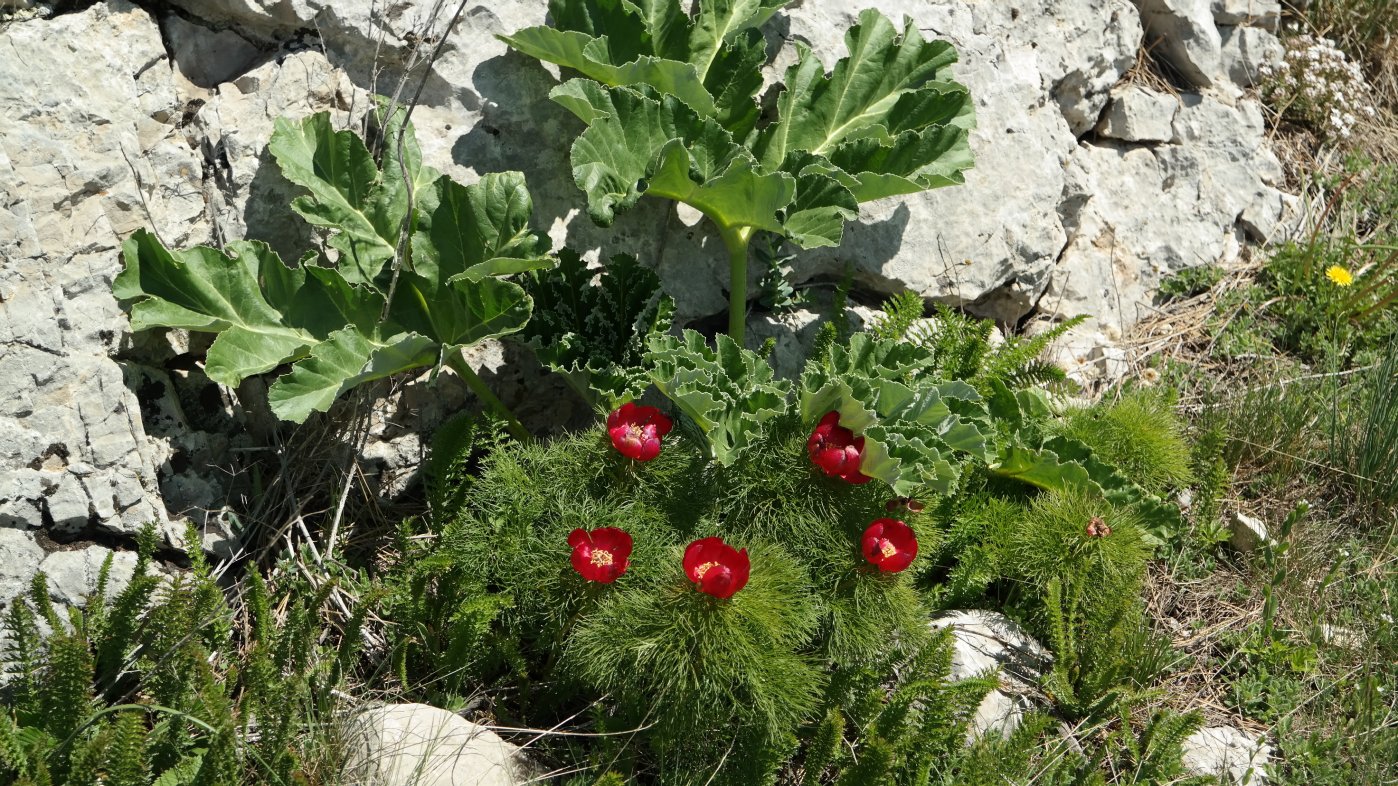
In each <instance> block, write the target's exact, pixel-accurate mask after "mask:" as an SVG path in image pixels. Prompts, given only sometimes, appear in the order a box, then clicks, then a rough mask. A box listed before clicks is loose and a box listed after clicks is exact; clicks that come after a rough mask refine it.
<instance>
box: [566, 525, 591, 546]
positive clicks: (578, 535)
mask: <svg viewBox="0 0 1398 786" xmlns="http://www.w3.org/2000/svg"><path fill="white" fill-rule="evenodd" d="M590 540H591V537H590V536H589V534H588V531H587V530H585V529H583V528H581V527H579V528H578V529H575V530H573V531H572V532H569V533H568V545H569V546H572V547H573V548H577V547H578V546H583V545H586V544H587V543H588V542H589V541H590Z"/></svg>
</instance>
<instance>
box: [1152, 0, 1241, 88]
mask: <svg viewBox="0 0 1398 786" xmlns="http://www.w3.org/2000/svg"><path fill="white" fill-rule="evenodd" d="M1136 6H1137V7H1138V8H1140V10H1141V21H1142V22H1143V23H1144V25H1145V29H1146V39H1147V41H1148V42H1158V43H1159V46H1160V51H1161V54H1162V55H1163V56H1164V57H1165V59H1166V60H1167V61H1168V62H1169V63H1170V65H1171V66H1173V67H1174V68H1175V70H1177V71H1179V73H1180V75H1181V76H1183V77H1184V78H1185V79H1187V80H1189V83H1190V84H1191V85H1193V86H1194V87H1201V88H1202V87H1214V86H1215V85H1218V84H1220V83H1221V77H1222V75H1223V64H1222V55H1221V53H1220V49H1221V48H1222V46H1223V40H1222V37H1221V36H1220V35H1219V32H1218V27H1217V23H1216V22H1215V21H1214V13H1213V7H1212V6H1213V0H1136Z"/></svg>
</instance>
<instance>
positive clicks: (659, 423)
mask: <svg viewBox="0 0 1398 786" xmlns="http://www.w3.org/2000/svg"><path fill="white" fill-rule="evenodd" d="M674 427H675V422H674V421H673V420H670V418H668V417H666V416H665V414H664V413H663V412H660V411H659V410H656V413H655V429H656V433H657V434H659V435H660V436H662V437H663V436H665V435H666V434H669V433H670V429H672V428H674Z"/></svg>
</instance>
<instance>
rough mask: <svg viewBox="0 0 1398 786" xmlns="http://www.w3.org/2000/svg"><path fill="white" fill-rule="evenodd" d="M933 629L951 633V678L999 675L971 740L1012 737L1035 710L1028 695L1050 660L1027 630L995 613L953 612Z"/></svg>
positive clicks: (976, 719) (981, 708) (980, 709)
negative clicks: (995, 735)
mask: <svg viewBox="0 0 1398 786" xmlns="http://www.w3.org/2000/svg"><path fill="white" fill-rule="evenodd" d="M931 625H932V628H933V630H942V629H945V628H951V629H952V636H953V641H952V647H953V649H952V656H951V679H952V680H964V679H969V678H971V677H975V676H979V675H982V674H986V673H987V672H994V673H998V674H999V676H1000V687H999V688H998V689H997V690H993V691H991V692H990V693H989V694H987V695H986V697H985V698H984V699H983V700H982V701H981V704H980V706H979V707H977V708H976V715H975V717H974V718H973V719H972V722H971V736H972V737H973V738H974V737H978V736H982V735H985V734H989V733H992V732H993V733H997V734H1002V735H1008V734H1009V733H1010V732H1012V731H1014V730H1015V729H1016V728H1018V727H1019V724H1020V722H1021V721H1022V719H1023V717H1024V713H1025V712H1026V711H1028V710H1029V709H1031V708H1032V704H1031V703H1030V702H1029V700H1028V698H1026V695H1025V694H1027V693H1028V692H1030V690H1031V689H1032V688H1033V686H1034V685H1035V684H1037V683H1038V681H1039V677H1040V675H1041V674H1042V673H1043V672H1044V670H1045V669H1047V668H1048V665H1049V663H1050V661H1051V660H1052V656H1051V655H1050V654H1049V653H1048V651H1047V650H1045V649H1044V648H1043V646H1042V645H1041V644H1039V643H1038V642H1037V641H1035V640H1034V639H1033V638H1032V637H1031V636H1029V634H1027V633H1025V632H1024V629H1023V628H1021V627H1020V626H1019V625H1018V624H1016V623H1015V622H1014V621H1013V620H1011V619H1009V618H1008V617H1006V616H1005V615H1003V614H1000V613H998V612H994V611H981V610H973V611H953V612H948V613H946V614H942V615H939V616H937V617H934V618H933V619H932V622H931Z"/></svg>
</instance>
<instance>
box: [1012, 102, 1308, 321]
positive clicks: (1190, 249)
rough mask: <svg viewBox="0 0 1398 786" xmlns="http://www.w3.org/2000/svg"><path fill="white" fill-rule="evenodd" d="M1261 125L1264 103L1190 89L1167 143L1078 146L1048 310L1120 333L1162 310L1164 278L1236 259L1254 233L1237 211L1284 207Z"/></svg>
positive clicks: (1044, 308) (1278, 172) (1043, 306)
mask: <svg viewBox="0 0 1398 786" xmlns="http://www.w3.org/2000/svg"><path fill="white" fill-rule="evenodd" d="M1264 133H1265V124H1264V122H1263V118H1262V112H1261V109H1260V107H1259V106H1258V105H1257V104H1256V103H1255V102H1252V101H1244V102H1241V103H1240V104H1238V105H1237V106H1230V105H1228V104H1226V103H1224V102H1222V101H1221V100H1219V99H1217V98H1214V97H1211V96H1207V95H1200V94H1190V93H1186V94H1184V95H1182V96H1181V105H1180V108H1179V111H1178V113H1177V115H1176V117H1175V122H1174V129H1173V138H1172V141H1171V143H1170V144H1162V145H1158V146H1154V147H1149V148H1145V147H1134V146H1127V145H1122V144H1117V143H1104V144H1101V145H1088V144H1085V145H1082V146H1080V147H1079V148H1078V151H1077V154H1076V155H1074V156H1073V159H1072V161H1071V163H1070V165H1069V167H1068V169H1067V172H1066V174H1067V179H1068V185H1067V187H1066V189H1065V193H1064V197H1065V201H1064V205H1063V207H1062V209H1063V211H1064V225H1065V227H1066V228H1067V229H1068V233H1069V239H1068V243H1067V246H1066V248H1064V250H1063V253H1062V254H1061V255H1060V256H1059V259H1058V264H1057V267H1056V269H1055V270H1054V272H1053V276H1052V279H1051V281H1050V282H1049V285H1048V288H1047V291H1046V292H1045V294H1044V297H1043V298H1042V300H1040V302H1039V310H1040V311H1041V312H1042V313H1044V314H1046V315H1049V316H1055V317H1060V318H1067V317H1071V316H1076V315H1078V314H1087V315H1089V316H1091V317H1092V318H1091V319H1090V320H1089V322H1088V323H1087V324H1086V325H1084V326H1083V327H1082V328H1081V330H1080V331H1079V334H1080V335H1087V334H1090V333H1093V332H1098V333H1101V334H1103V335H1104V336H1106V337H1107V338H1108V339H1109V340H1110V341H1113V342H1115V341H1119V340H1120V338H1121V336H1122V335H1124V333H1125V331H1126V330H1127V329H1129V328H1130V327H1131V326H1132V325H1134V324H1135V323H1137V322H1139V321H1140V320H1141V319H1143V318H1145V317H1146V316H1149V315H1151V314H1153V313H1155V307H1154V305H1153V302H1152V301H1153V299H1154V296H1155V292H1156V290H1157V288H1158V287H1159V285H1160V281H1161V280H1162V279H1163V278H1165V277H1167V276H1170V275H1173V274H1175V273H1178V272H1179V271H1181V270H1184V269H1186V268H1191V267H1198V266H1200V265H1220V264H1221V265H1227V264H1230V263H1232V262H1233V261H1235V260H1236V259H1238V258H1239V256H1240V254H1241V251H1242V248H1243V244H1244V242H1246V241H1247V240H1249V238H1250V232H1249V231H1248V228H1247V226H1245V225H1243V224H1242V223H1241V222H1240V219H1241V218H1242V217H1243V216H1244V215H1245V214H1248V213H1249V211H1253V214H1254V215H1257V214H1261V216H1265V215H1271V214H1272V211H1273V209H1274V208H1273V206H1274V205H1277V204H1279V203H1278V201H1277V200H1278V196H1277V195H1278V194H1279V192H1278V190H1277V188H1276V186H1277V185H1278V184H1280V182H1281V180H1282V169H1281V164H1280V162H1278V161H1277V158H1276V156H1275V155H1274V154H1273V153H1272V152H1271V151H1270V150H1269V149H1268V148H1267V146H1266V144H1265V143H1264V141H1263V136H1264ZM1261 216H1259V217H1258V218H1257V219H1256V220H1257V221H1259V222H1261V223H1268V222H1266V221H1265V220H1263V218H1262V217H1261ZM1275 223H1280V219H1278V221H1277V222H1275Z"/></svg>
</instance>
